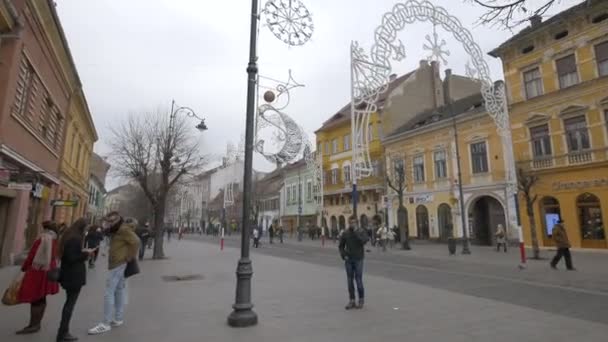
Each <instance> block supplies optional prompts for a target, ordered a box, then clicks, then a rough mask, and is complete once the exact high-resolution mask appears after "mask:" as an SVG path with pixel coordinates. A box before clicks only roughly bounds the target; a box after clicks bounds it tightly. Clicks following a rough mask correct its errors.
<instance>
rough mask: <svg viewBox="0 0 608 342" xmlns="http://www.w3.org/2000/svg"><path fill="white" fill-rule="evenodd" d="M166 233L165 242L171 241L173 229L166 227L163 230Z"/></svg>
mask: <svg viewBox="0 0 608 342" xmlns="http://www.w3.org/2000/svg"><path fill="white" fill-rule="evenodd" d="M165 230H166V231H167V242H170V241H171V234H172V233H173V228H171V227H168V228H166V229H165Z"/></svg>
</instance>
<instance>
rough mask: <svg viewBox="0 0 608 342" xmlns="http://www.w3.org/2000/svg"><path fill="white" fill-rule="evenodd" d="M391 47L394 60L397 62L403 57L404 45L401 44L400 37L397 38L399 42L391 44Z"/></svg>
mask: <svg viewBox="0 0 608 342" xmlns="http://www.w3.org/2000/svg"><path fill="white" fill-rule="evenodd" d="M392 48H393V59H394V60H396V61H397V62H401V61H402V60H404V59H405V57H406V56H405V45H403V42H402V41H401V39H400V40H399V43H397V44H396V45H392Z"/></svg>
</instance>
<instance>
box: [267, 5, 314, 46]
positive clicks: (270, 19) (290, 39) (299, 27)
mask: <svg viewBox="0 0 608 342" xmlns="http://www.w3.org/2000/svg"><path fill="white" fill-rule="evenodd" d="M263 12H264V13H265V14H266V23H267V25H268V27H269V28H270V31H272V33H273V34H274V35H275V36H276V37H277V38H279V39H280V40H282V41H283V42H284V43H285V44H287V45H290V46H296V45H304V44H305V43H306V42H308V40H310V37H312V33H313V31H314V25H313V23H312V15H311V14H310V12H309V11H308V9H307V8H306V6H304V4H303V3H302V2H301V1H300V0H268V2H267V3H266V5H265V6H264V11H263Z"/></svg>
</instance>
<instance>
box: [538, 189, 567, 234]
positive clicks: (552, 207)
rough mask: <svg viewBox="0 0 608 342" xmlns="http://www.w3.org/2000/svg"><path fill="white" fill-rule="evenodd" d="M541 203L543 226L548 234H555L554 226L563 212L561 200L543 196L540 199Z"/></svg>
mask: <svg viewBox="0 0 608 342" xmlns="http://www.w3.org/2000/svg"><path fill="white" fill-rule="evenodd" d="M540 205H541V212H542V213H543V214H542V217H541V222H542V223H543V227H544V228H545V234H546V235H547V236H552V235H553V226H555V224H556V223H557V221H558V220H559V219H560V218H561V216H562V213H561V210H560V208H559V202H558V201H557V199H556V198H554V197H543V199H542V200H541V201H540Z"/></svg>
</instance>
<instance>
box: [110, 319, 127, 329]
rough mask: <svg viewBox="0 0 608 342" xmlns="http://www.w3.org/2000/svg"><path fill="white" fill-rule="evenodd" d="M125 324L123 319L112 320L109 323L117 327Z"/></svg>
mask: <svg viewBox="0 0 608 342" xmlns="http://www.w3.org/2000/svg"><path fill="white" fill-rule="evenodd" d="M123 324H125V321H112V323H110V325H112V326H113V327H115V328H116V327H119V326H121V325H123Z"/></svg>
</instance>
